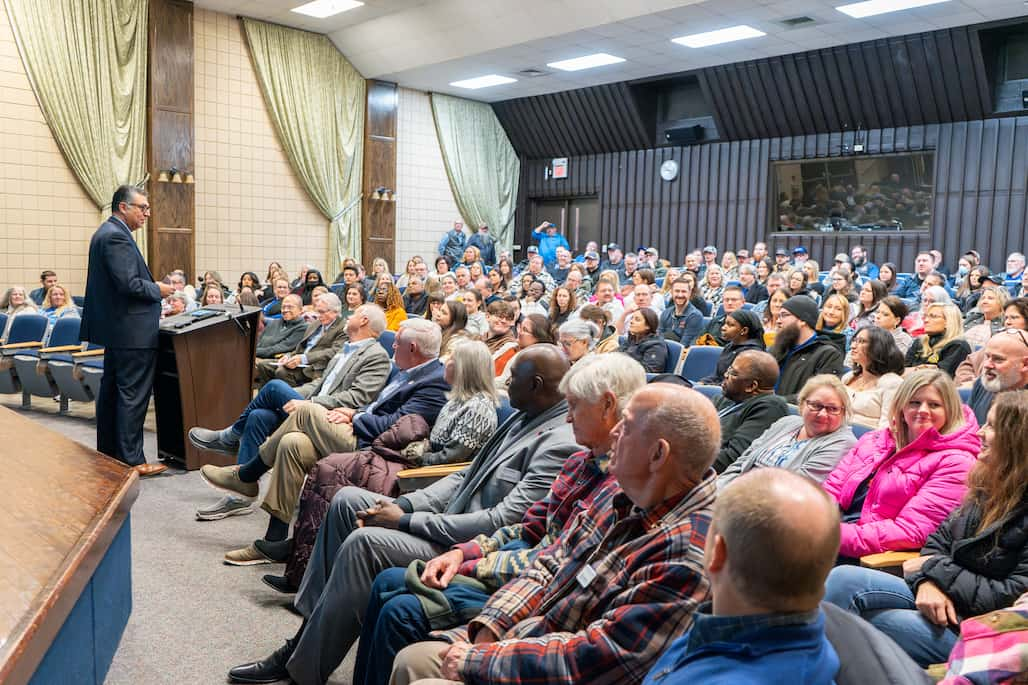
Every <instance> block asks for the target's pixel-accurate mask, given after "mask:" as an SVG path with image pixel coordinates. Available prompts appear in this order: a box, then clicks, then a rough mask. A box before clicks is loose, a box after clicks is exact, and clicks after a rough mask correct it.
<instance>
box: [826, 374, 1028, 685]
mask: <svg viewBox="0 0 1028 685" xmlns="http://www.w3.org/2000/svg"><path fill="white" fill-rule="evenodd" d="M978 435H979V436H980V438H981V455H980V458H979V460H978V461H977V462H975V464H974V468H973V469H972V470H971V472H970V474H969V475H968V490H967V494H966V495H965V496H964V497H963V498H962V500H958V501H956V502H953V503H952V504H953V507H952V513H951V514H950V513H949V511H947V512H945V513H946V514H948V516H947V517H946V519H945V520H944V521H942V522H941V524H940V525H939V526H938V527H937V528H935V529H934V532H930V534H929V535H928V537H927V539H926V540H925V542H924V545H923V546H922V547H921V548H920V549H921V554H920V556H918V557H916V558H914V559H909V560H908V561H905V562H904V563H903V577H902V578H901V577H897V576H894V575H891V574H888V573H885V572H882V571H875V570H872V569H866V568H860V567H857V566H839V567H837V568H835V569H834V570H833V571H832V572H831V574H830V575H829V577H828V581H827V583H826V585H825V590H826V591H825V599H826V601H829V602H831V603H833V604H835V605H837V606H840V607H842V608H843V609H846V610H847V611H850V612H852V613H854V614H858V615H860V616H862V617H864V618H866V619H867V620H868V621H870V622H871V624H872V625H874V626H875V627H876V628H878V629H879V630H881V631H882V632H884V633H885V634H886V635H888V636H889V637H890V638H892V639H893V640H895V641H896V642H897V643H898V644H899V645H900V646H901V647H902V648H903V650H904V651H905V652H906V653H907V654H909V655H910V656H911V657H912V658H913V659H914V660H915V661H917V663H918V664H919V665H920V666H921V667H927V666H929V665H930V664H936V663H940V662H944V661H946V659H947V657H948V655H949V653H950V649H951V648H952V647H953V645H954V643H956V641H957V637H958V627H959V626H960V623H961V621H963V620H964V619H966V618H969V617H972V616H978V615H981V614H986V613H989V612H991V611H995V610H996V609H1002V608H1004V607H1007V606H1010V605H1011V604H1013V603H1014V601H1015V600H1016V599H1017V598H1018V596H1019V595H1021V594H1022V593H1024V592H1025V591H1026V590H1028V489H1026V488H1028V486H1026V483H1028V458H1026V454H1028V453H1026V452H1025V445H1028V392H1026V391H1024V390H1019V391H1017V392H1010V393H1006V394H1004V395H1002V396H1001V397H1000V398H999V399H997V400H996V402H995V404H994V405H993V406H992V408H991V409H990V410H989V415H988V420H987V421H986V422H985V423H984V424H983V425H982V428H981V430H980V431H979V433H978ZM939 504H940V505H941V504H942V503H941V502H940V503H939ZM843 527H844V528H845V524H844V526H843ZM1022 675H1023V673H1022ZM946 682H950V681H949V680H948V679H947V681H946ZM953 682H957V681H956V680H954V681H953ZM960 682H972V681H971V680H966V681H965V680H963V679H960ZM974 682H1000V681H999V680H992V679H989V680H987V681H986V680H981V681H979V680H974ZM1002 682H1013V681H1008V680H1006V679H1005V678H1004V679H1003V680H1002Z"/></svg>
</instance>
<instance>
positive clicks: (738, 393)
mask: <svg viewBox="0 0 1028 685" xmlns="http://www.w3.org/2000/svg"><path fill="white" fill-rule="evenodd" d="M777 381H778V362H776V361H775V358H774V357H772V356H771V355H770V354H768V353H767V352H761V351H760V350H746V351H744V352H740V353H739V355H738V356H737V357H736V358H735V359H734V360H733V361H732V365H731V366H729V367H728V371H726V372H725V379H724V381H723V382H722V383H721V392H722V396H721V399H720V400H718V401H717V402H715V406H716V407H717V410H718V412H717V413H718V416H719V417H721V449H720V450H719V451H718V453H717V459H715V460H714V470H715V471H717V472H718V473H722V472H723V471H724V470H725V469H727V468H728V467H729V466H731V464H732V462H734V461H735V460H736V459H738V458H739V456H740V455H741V454H742V453H743V452H745V451H746V449H747V448H748V447H749V446H750V444H752V443H753V441H754V440H756V439H757V438H758V437H760V435H761V434H762V433H763V432H764V431H766V430H767V429H768V428H770V427H771V424H772V423H774V422H775V421H777V420H778V419H780V418H782V417H783V416H785V415H787V414H788V413H789V405H788V404H787V403H786V402H785V400H783V399H782V398H781V397H779V396H778V395H776V394H775V383H776V382H777Z"/></svg>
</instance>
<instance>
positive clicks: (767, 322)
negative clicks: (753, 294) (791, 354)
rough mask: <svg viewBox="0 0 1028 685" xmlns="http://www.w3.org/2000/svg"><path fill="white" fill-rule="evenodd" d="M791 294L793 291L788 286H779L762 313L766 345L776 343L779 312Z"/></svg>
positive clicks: (761, 319)
mask: <svg viewBox="0 0 1028 685" xmlns="http://www.w3.org/2000/svg"><path fill="white" fill-rule="evenodd" d="M791 295H792V293H791V292H790V291H789V290H787V289H786V288H779V289H778V290H776V291H775V292H774V293H773V294H772V295H771V297H769V298H768V299H767V306H766V307H764V311H762V312H761V313H760V323H761V325H762V326H763V327H764V347H771V346H772V345H774V344H775V328H776V327H777V325H776V324H777V321H778V312H780V311H782V305H783V304H785V301H786V300H788V299H789V297H791Z"/></svg>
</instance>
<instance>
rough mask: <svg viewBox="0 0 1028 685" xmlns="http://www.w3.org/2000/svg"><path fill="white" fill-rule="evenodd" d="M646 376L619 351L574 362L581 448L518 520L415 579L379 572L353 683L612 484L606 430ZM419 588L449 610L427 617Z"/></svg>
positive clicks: (455, 615) (381, 673)
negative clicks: (436, 595) (409, 580)
mask: <svg viewBox="0 0 1028 685" xmlns="http://www.w3.org/2000/svg"><path fill="white" fill-rule="evenodd" d="M645 383H646V374H645V373H643V369H642V367H641V366H640V365H639V363H638V362H636V361H635V360H634V359H632V358H631V357H628V356H627V355H624V354H621V353H620V352H613V353H611V354H608V355H603V356H597V355H590V356H586V357H584V358H582V359H581V360H580V361H579V362H576V363H575V365H574V366H572V367H571V370H570V371H568V374H567V375H566V376H564V380H563V381H561V383H560V389H561V392H562V393H564V395H565V397H567V400H568V417H569V418H570V419H571V423H572V426H573V427H574V431H575V440H576V441H577V442H578V443H579V444H581V445H583V446H584V447H585V448H586V451H583V452H579V453H577V454H574V455H572V456H571V457H569V458H568V460H567V461H565V462H564V467H563V468H562V469H561V472H560V475H559V476H557V480H555V481H554V482H553V486H552V487H551V488H550V491H549V493H547V495H546V497H545V498H544V499H542V500H540V501H538V502H536V503H535V504H533V505H532V506H531V507H530V508H529V509H528V511H527V512H525V517H524V518H523V519H522V520H521V523H518V524H516V525H513V526H506V527H504V528H500V529H499V530H497V531H496V532H495V533H493V534H492V535H491V536H485V535H479V536H478V537H476V538H475V539H473V540H471V541H469V542H465V543H462V544H458V545H454V546H453V548H452V549H451V550H450V551H448V552H446V553H444V554H441V555H439V556H437V557H435V558H434V559H432V560H431V561H429V562H428V564H427V565H424V571H423V572H422V573H421V576H420V578H419V579H418V581H417V583H411V584H408V583H407V582H406V576H407V575H408V570H407V569H405V568H391V569H387V570H385V571H383V572H382V573H380V574H378V577H377V578H376V579H375V584H374V586H373V587H372V589H371V598H370V600H369V603H368V608H367V611H366V612H365V614H364V624H363V626H362V627H361V640H360V642H359V643H358V651H357V666H356V667H355V669H354V675H353V679H352V681H353V682H354V683H357V684H360V685H372V684H382V683H386V682H387V681H388V680H389V674H390V672H391V671H392V667H393V659H394V658H395V656H396V652H398V651H399V650H400V649H403V648H404V647H406V646H407V645H409V644H413V643H415V642H421V641H422V640H428V639H430V638H429V632H430V631H431V630H432V629H441V628H454V627H456V626H459V625H461V624H462V623H464V622H465V621H466V620H468V619H470V618H473V617H474V616H475V615H476V614H477V613H478V612H479V611H480V610H481V608H482V606H484V605H485V603H486V601H488V599H489V595H491V594H492V593H493V592H496V590H498V589H499V588H500V587H502V586H503V585H504V584H506V583H508V582H510V581H511V580H514V578H515V577H517V575H518V573H520V572H521V571H522V570H524V569H525V568H527V567H528V566H529V565H530V564H531V563H532V560H533V559H535V557H536V556H537V555H538V554H539V553H540V552H541V551H542V550H544V549H545V548H547V547H549V545H550V544H552V543H553V541H554V540H555V539H557V537H558V536H559V535H560V533H561V531H562V530H563V529H564V527H565V526H566V525H568V524H569V523H570V522H571V520H572V519H573V517H574V515H575V514H576V513H578V512H579V511H581V510H583V509H585V508H587V507H588V506H589V504H590V503H591V502H592V501H593V498H594V497H595V496H596V495H597V494H598V493H600V492H602V491H603V490H604V488H607V487H616V483H614V477H613V476H612V475H610V473H609V472H608V468H607V467H608V464H609V461H610V459H609V456H610V448H611V445H612V444H613V440H614V438H613V436H612V435H611V431H612V430H613V429H614V426H615V425H617V422H618V421H620V420H621V413H622V412H623V411H624V408H625V406H626V405H627V404H628V400H629V399H631V397H632V395H633V394H634V393H635V392H636V391H638V390H639V389H640V388H641V387H643V385H645ZM415 563H416V564H419V568H420V566H421V565H423V564H422V562H415ZM457 574H459V576H458V575H457ZM455 576H456V581H455V582H451V580H453V579H454V578H455ZM422 588H427V589H425V590H424V592H432V591H438V592H441V593H442V596H443V597H444V598H445V600H446V601H447V602H448V603H449V605H450V607H451V608H452V609H453V611H450V612H447V613H443V612H436V613H433V614H432V615H431V616H429V615H428V614H427V612H426V611H425V607H424V606H423V605H422V603H421V599H422V597H423V596H424V594H423V593H422Z"/></svg>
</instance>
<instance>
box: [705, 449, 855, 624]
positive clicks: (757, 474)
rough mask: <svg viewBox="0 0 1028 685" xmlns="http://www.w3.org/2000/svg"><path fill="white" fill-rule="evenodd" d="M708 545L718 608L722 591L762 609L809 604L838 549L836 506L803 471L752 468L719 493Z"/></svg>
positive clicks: (740, 602) (820, 590) (814, 604)
mask: <svg viewBox="0 0 1028 685" xmlns="http://www.w3.org/2000/svg"><path fill="white" fill-rule="evenodd" d="M707 547H708V549H707V555H706V561H707V566H708V569H707V570H708V573H709V574H710V576H711V582H712V585H713V587H714V602H715V610H714V611H715V613H719V612H718V607H717V603H718V601H719V598H718V594H719V591H720V593H721V594H722V597H721V600H722V601H723V602H730V603H732V604H735V605H740V606H743V607H748V608H750V609H752V610H756V611H763V612H792V611H808V610H811V609H814V608H816V607H817V605H818V603H819V602H820V601H821V597H822V595H823V594H824V582H825V578H827V577H828V572H829V571H831V570H832V566H833V565H834V564H835V560H836V557H837V555H838V553H839V510H838V506H837V505H836V503H835V502H834V501H833V500H831V499H830V498H829V497H828V496H827V495H826V494H825V493H824V491H823V490H822V489H821V488H820V487H818V485H817V483H815V482H814V481H812V480H810V479H808V478H804V477H803V476H800V475H797V474H795V473H792V472H789V471H786V470H784V469H778V468H764V469H757V470H754V471H750V472H748V473H746V474H745V475H743V476H740V477H739V478H738V479H736V480H735V482H733V483H732V484H731V485H729V486H728V487H727V488H725V489H724V490H722V491H721V492H720V493H718V498H717V502H715V504H714V515H713V519H712V524H711V532H710V534H708V537H707ZM740 606H734V607H731V609H730V612H731V613H737V612H738V611H739V609H740Z"/></svg>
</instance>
